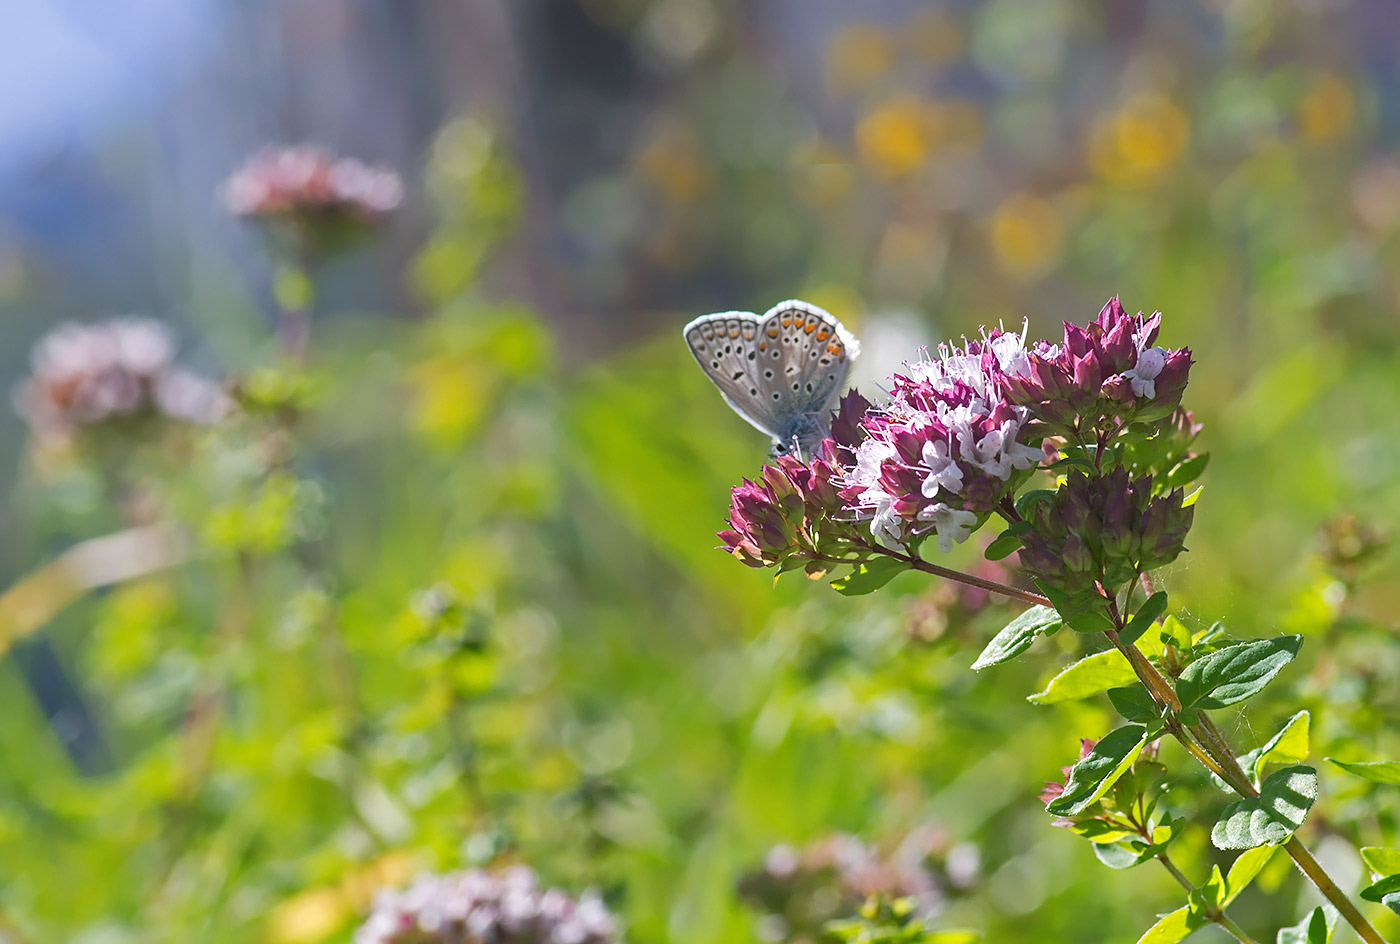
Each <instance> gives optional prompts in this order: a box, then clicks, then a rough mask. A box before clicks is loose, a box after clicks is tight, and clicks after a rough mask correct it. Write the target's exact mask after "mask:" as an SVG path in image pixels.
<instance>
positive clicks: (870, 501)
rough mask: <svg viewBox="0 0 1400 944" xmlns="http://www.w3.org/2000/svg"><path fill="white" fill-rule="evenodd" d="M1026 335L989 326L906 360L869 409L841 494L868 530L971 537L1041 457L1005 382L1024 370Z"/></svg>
mask: <svg viewBox="0 0 1400 944" xmlns="http://www.w3.org/2000/svg"><path fill="white" fill-rule="evenodd" d="M1028 363H1029V362H1028V360H1027V356H1026V349H1025V336H1024V333H1023V334H1014V333H1011V332H1006V331H992V332H989V333H988V334H987V335H986V336H985V338H984V339H983V340H980V341H968V342H966V343H965V344H964V345H963V346H962V347H957V346H950V345H939V347H938V349H937V352H936V356H930V357H926V358H924V359H922V360H917V361H914V362H912V363H907V364H905V365H904V369H903V371H902V372H901V373H898V374H896V375H895V376H894V377H893V384H892V387H891V390H890V399H889V401H888V402H887V403H885V404H884V405H883V406H881V407H879V408H878V409H875V408H872V409H869V410H867V411H866V412H865V415H864V417H863V418H862V419H861V422H860V428H861V432H862V433H863V434H864V438H863V441H861V442H860V444H859V445H858V446H856V448H855V452H854V461H853V463H852V465H851V467H850V468H849V469H848V470H847V472H846V476H845V480H844V481H845V489H844V490H843V492H842V494H843V495H844V496H845V497H846V498H847V499H848V501H849V502H850V503H851V509H852V510H853V511H854V512H855V513H856V514H857V515H858V516H859V517H861V518H864V519H867V520H868V522H869V528H870V532H871V535H872V536H874V537H876V538H882V537H883V538H887V539H890V540H893V541H899V540H902V539H903V538H905V537H906V536H908V535H925V534H930V533H932V534H936V535H937V537H938V545H939V547H940V548H941V549H942V550H945V551H946V550H950V549H951V548H952V546H953V544H955V543H961V542H963V541H965V540H967V537H968V535H970V534H971V533H972V531H973V530H975V529H976V528H977V526H978V525H980V524H981V523H982V521H983V520H985V518H986V515H987V513H989V512H990V511H992V510H993V509H995V508H996V507H997V505H998V504H999V503H1000V501H1001V500H1002V499H1003V498H1004V497H1005V496H1006V495H1007V494H1009V493H1010V492H1013V491H1014V490H1015V487H1016V485H1017V484H1019V482H1020V481H1021V480H1022V479H1023V478H1024V477H1023V476H1020V475H1017V473H1021V472H1026V471H1027V470H1029V469H1032V468H1034V467H1035V466H1036V465H1037V464H1038V463H1039V462H1040V460H1041V458H1042V452H1041V449H1040V445H1039V443H1040V440H1039V438H1036V437H1035V434H1034V429H1033V428H1032V426H1031V424H1030V420H1031V418H1032V417H1031V412H1030V410H1028V409H1027V408H1026V407H1023V406H1017V405H1014V404H1012V403H1011V402H1010V401H1009V400H1007V398H1006V397H1005V396H1004V394H1003V392H1002V387H1003V383H1002V380H1001V378H1002V377H1003V376H1004V375H1006V374H1008V373H1009V374H1010V375H1012V376H1021V374H1022V373H1023V372H1025V371H1026V370H1028Z"/></svg>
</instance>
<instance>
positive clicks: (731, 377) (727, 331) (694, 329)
mask: <svg viewBox="0 0 1400 944" xmlns="http://www.w3.org/2000/svg"><path fill="white" fill-rule="evenodd" d="M760 320H761V319H760V318H759V317H758V315H755V314H754V313H753V312H751V311H724V312H718V313H716V314H713V315H702V316H701V317H699V318H696V319H695V320H694V321H692V322H691V323H690V324H688V325H686V326H685V328H684V329H683V330H682V334H684V335H685V343H686V346H687V347H688V348H690V353H691V354H692V355H693V356H694V357H695V361H696V363H698V364H699V365H700V369H701V370H703V371H704V372H705V376H706V377H709V378H710V380H711V381H712V382H713V383H714V385H715V386H716V387H718V388H719V392H720V394H721V395H723V397H724V399H725V402H727V403H728V404H729V405H730V406H731V407H732V408H733V409H734V412H735V413H738V414H739V415H740V416H742V417H743V418H744V419H745V420H747V421H748V422H749V423H750V424H752V425H753V426H754V428H756V429H757V430H759V431H760V432H762V433H764V434H765V435H767V436H769V437H770V438H773V439H777V438H778V435H779V433H778V427H779V422H778V411H776V410H774V409H773V408H772V407H771V406H770V401H769V399H768V398H767V397H766V395H765V393H764V384H763V383H762V382H761V381H760V380H759V376H758V375H759V368H758V357H759V354H760V353H762V351H763V350H767V349H768V347H769V345H768V344H767V343H765V342H763V341H761V340H760V339H759V334H760V332H759V322H760ZM760 345H761V346H762V350H761V349H760Z"/></svg>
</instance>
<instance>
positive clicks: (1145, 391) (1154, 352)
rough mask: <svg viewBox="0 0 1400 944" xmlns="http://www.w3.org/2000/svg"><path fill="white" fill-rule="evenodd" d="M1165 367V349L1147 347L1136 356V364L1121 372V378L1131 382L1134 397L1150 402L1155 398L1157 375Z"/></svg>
mask: <svg viewBox="0 0 1400 944" xmlns="http://www.w3.org/2000/svg"><path fill="white" fill-rule="evenodd" d="M1166 365H1167V352H1166V349H1165V348H1160V347H1149V348H1148V349H1147V350H1145V351H1143V352H1142V353H1141V354H1139V355H1138V359H1137V363H1136V364H1134V365H1133V366H1132V367H1131V368H1129V369H1128V370H1125V371H1123V378H1124V379H1125V380H1128V381H1130V382H1131V384H1132V387H1133V394H1134V395H1136V396H1139V397H1147V399H1149V400H1151V399H1152V398H1153V397H1155V396H1157V383H1156V381H1157V375H1158V374H1160V373H1161V372H1162V368H1163V367H1165V366H1166Z"/></svg>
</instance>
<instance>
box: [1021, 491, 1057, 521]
mask: <svg viewBox="0 0 1400 944" xmlns="http://www.w3.org/2000/svg"><path fill="white" fill-rule="evenodd" d="M1054 497H1055V490H1054V489H1050V488H1033V489H1031V490H1030V491H1028V492H1022V493H1021V497H1019V498H1017V499H1016V513H1017V514H1019V515H1020V516H1021V517H1023V518H1024V517H1025V516H1026V509H1027V508H1031V507H1034V506H1035V505H1038V504H1040V503H1041V502H1047V501H1050V500H1052V499H1053V498H1054Z"/></svg>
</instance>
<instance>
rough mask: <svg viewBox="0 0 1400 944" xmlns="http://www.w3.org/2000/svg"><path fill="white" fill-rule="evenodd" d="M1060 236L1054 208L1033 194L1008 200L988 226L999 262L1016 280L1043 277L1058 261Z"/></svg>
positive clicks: (1057, 217)
mask: <svg viewBox="0 0 1400 944" xmlns="http://www.w3.org/2000/svg"><path fill="white" fill-rule="evenodd" d="M1061 234H1062V227H1061V225H1060V215H1059V213H1058V212H1057V211H1056V209H1055V207H1054V205H1053V204H1051V203H1050V202H1049V201H1047V200H1044V199H1042V198H1040V197H1037V196H1034V195H1032V194H1014V195H1013V196H1011V197H1008V198H1007V199H1006V201H1005V202H1003V203H1002V205H1001V206H999V207H997V209H996V212H995V213H993V214H992V218H991V222H990V225H989V235H990V239H991V243H992V249H993V250H994V251H995V252H996V256H997V260H998V261H999V262H1000V263H1001V265H1002V266H1003V267H1004V268H1005V269H1006V271H1007V272H1008V273H1010V274H1011V275H1013V276H1016V277H1017V278H1034V277H1036V276H1039V275H1042V274H1044V273H1045V272H1046V271H1047V270H1048V269H1049V268H1050V266H1051V264H1052V263H1053V262H1054V261H1055V259H1056V258H1058V257H1059V253H1060V241H1061Z"/></svg>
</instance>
